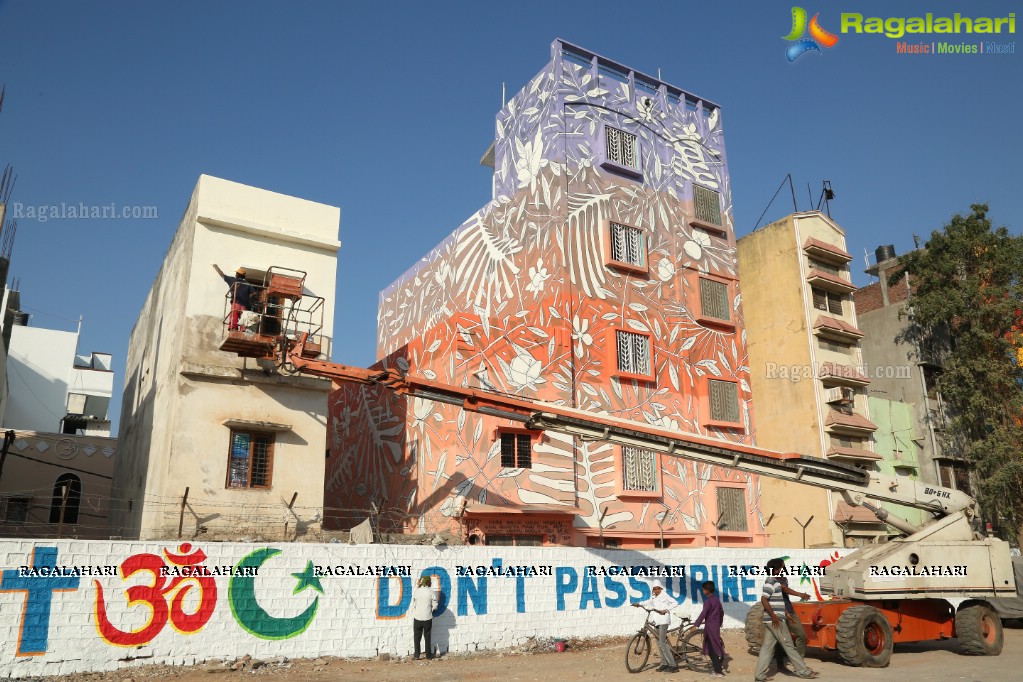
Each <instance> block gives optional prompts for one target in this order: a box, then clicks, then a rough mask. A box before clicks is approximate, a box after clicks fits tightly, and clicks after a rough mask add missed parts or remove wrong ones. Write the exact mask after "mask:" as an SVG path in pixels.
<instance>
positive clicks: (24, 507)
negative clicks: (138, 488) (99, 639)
mask: <svg viewBox="0 0 1023 682" xmlns="http://www.w3.org/2000/svg"><path fill="white" fill-rule="evenodd" d="M244 494H252V495H259V496H260V499H259V500H252V501H247V502H241V503H240V502H238V501H237V500H231V499H224V498H223V497H209V496H203V495H196V494H194V493H193V492H192V491H191V490H190V489H188V488H186V489H185V490H183V491H182V494H181V495H180V496H177V495H174V496H172V495H157V494H153V493H145V494H144V495H142V496H141V498H139V497H137V496H136V497H129V496H128V495H127V494H126V491H125V490H123V489H112V490H111V494H110V495H109V496H104V495H97V494H90V493H89V492H88V491H87V490H85V491H84V492H81V493H76V492H75V491H74V490H72V489H70V488H69V487H68V486H64V487H60V486H40V487H36V488H23V489H11V490H5V491H4V492H2V493H0V537H3V538H61V539H93V540H108V539H113V540H134V539H136V538H135V537H132V536H131V535H130V533H125V532H124V531H122V530H120V529H118V528H117V527H116V524H117V523H118V522H119V520H122V519H132V520H134V521H136V522H137V520H138V518H139V516H140V515H141V516H144V518H145V529H146V530H145V533H146V535H147V536H148V537H153V538H154V539H165V540H178V539H180V540H182V541H185V540H189V541H193V540H208V541H220V542H231V541H236V542H246V541H267V540H272V541H274V542H331V541H342V540H344V541H347V539H348V537H347V536H348V534H349V533H350V531H351V530H352V529H353V528H354V527H356V526H358V525H359V524H361V523H363V522H365V521H366V520H367V519H369V521H370V525H371V527H372V530H373V540H374V542H377V543H380V542H386V543H391V544H430V543H433V542H436V541H437V538H438V537H439V538H440V540H441V541H443V542H444V543H445V544H449V545H450V544H461V543H462V538H463V529H464V525H465V524H464V519H463V518H461V517H459V516H447V515H445V514H442V513H441V512H440V511H436V510H431V511H425V512H423V513H411V512H409V511H407V510H404V509H400V508H396V507H389V506H386V505H385V503H383V502H382V501H380V504H381V507H378V506H377V504H378V502H375V501H371V502H369V503H368V507H344V506H338V505H331V504H323V505H320V504H300V503H299V502H300V501H299V500H298V499H297V498H298V493H297V492H292V493H290V494H282V493H280V492H278V491H276V490H274V491H259V490H252V491H245V492H244Z"/></svg>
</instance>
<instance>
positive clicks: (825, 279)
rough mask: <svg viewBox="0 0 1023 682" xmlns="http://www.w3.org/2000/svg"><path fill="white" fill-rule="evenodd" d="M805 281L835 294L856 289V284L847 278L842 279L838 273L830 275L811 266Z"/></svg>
mask: <svg viewBox="0 0 1023 682" xmlns="http://www.w3.org/2000/svg"><path fill="white" fill-rule="evenodd" d="M806 281H807V282H809V283H810V285H811V286H815V287H817V288H818V289H823V290H825V291H830V292H832V293H835V294H851V293H852V292H854V291H856V285H855V284H853V283H852V282H850V281H849V280H847V279H843V278H841V277H839V276H838V275H832V274H831V273H828V272H823V271H821V270H818V269H817V268H812V269H811V270H810V273H809V274H808V275H807V276H806Z"/></svg>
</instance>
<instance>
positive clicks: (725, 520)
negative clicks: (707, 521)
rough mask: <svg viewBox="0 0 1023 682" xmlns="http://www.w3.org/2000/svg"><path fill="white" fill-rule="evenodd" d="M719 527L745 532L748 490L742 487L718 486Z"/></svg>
mask: <svg viewBox="0 0 1023 682" xmlns="http://www.w3.org/2000/svg"><path fill="white" fill-rule="evenodd" d="M718 516H719V517H720V519H721V520H720V521H719V522H718V528H719V529H720V530H730V531H736V532H745V531H746V530H747V528H748V527H747V525H746V491H745V490H744V489H742V488H718Z"/></svg>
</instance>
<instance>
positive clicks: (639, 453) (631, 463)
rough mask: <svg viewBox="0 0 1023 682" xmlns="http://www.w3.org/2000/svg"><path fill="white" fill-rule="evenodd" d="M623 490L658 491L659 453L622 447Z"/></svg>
mask: <svg viewBox="0 0 1023 682" xmlns="http://www.w3.org/2000/svg"><path fill="white" fill-rule="evenodd" d="M622 490H625V491H633V492H648V493H653V492H657V453H655V452H651V451H650V450H641V449H640V448H633V447H628V446H623V447H622Z"/></svg>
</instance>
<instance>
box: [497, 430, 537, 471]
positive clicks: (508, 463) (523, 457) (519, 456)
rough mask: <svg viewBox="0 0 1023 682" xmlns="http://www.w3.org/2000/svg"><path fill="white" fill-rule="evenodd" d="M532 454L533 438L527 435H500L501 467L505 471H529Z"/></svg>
mask: <svg viewBox="0 0 1023 682" xmlns="http://www.w3.org/2000/svg"><path fill="white" fill-rule="evenodd" d="M532 454H533V437H532V436H531V435H529V434H528V433H502V434H501V466H502V467H504V468H505V469H529V468H530V467H532V464H533V460H532Z"/></svg>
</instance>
